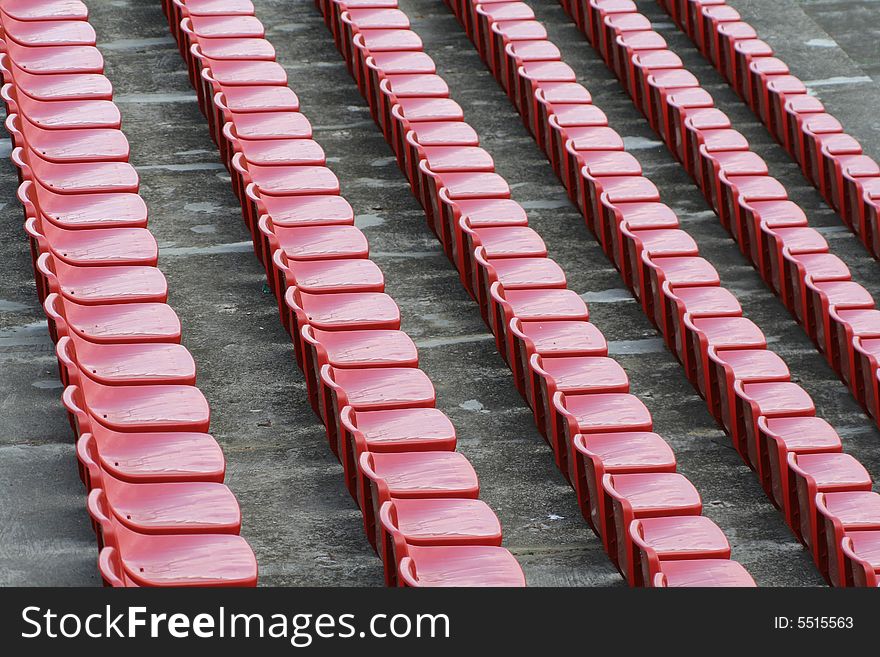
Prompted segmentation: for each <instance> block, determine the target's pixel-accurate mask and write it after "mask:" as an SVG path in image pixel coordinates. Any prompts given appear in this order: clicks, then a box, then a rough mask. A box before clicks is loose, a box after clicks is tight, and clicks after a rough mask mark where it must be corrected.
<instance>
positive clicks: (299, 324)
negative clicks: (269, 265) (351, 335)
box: [284, 287, 400, 369]
mask: <svg viewBox="0 0 880 657" xmlns="http://www.w3.org/2000/svg"><path fill="white" fill-rule="evenodd" d="M284 303H285V306H286V311H287V312H286V320H287V321H286V322H285V327H286V328H287V329H288V332H289V333H290V336H291V338H292V339H293V344H294V346H295V347H296V360H297V363H299V365H300V369H302V363H303V345H302V336H301V332H302V328H303V327H304V326H305V325H306V324H311V325H312V326H314V327H315V328H317V329H321V330H325V331H340V330H342V331H355V330H368V329H390V330H394V331H396V330H398V329H400V309H399V308H398V307H397V304H396V303H394V299H392V298H391V297H389V296H388V295H387V294H385V293H384V292H382V293H380V292H351V293H349V292H341V293H338V294H309V293H307V292H301V291H300V290H298V289H297V288H295V287H289V288H287V292H286V293H285V295H284Z"/></svg>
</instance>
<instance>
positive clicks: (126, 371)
mask: <svg viewBox="0 0 880 657" xmlns="http://www.w3.org/2000/svg"><path fill="white" fill-rule="evenodd" d="M55 353H56V354H57V356H58V360H59V363H60V366H61V367H60V368H59V369H60V372H61V382H62V383H63V384H64V385H80V381H81V379H82V378H83V376H85V377H87V378H89V379H92V380H94V381H97V382H98V383H100V384H102V385H109V386H130V385H142V384H150V385H155V384H172V385H186V386H194V385H195V381H196V365H195V363H194V362H193V358H192V355H191V354H190V353H189V351H187V349H186V347H184V346H183V345H180V344H174V343H161V342H160V343H145V344H95V343H93V342H86V341H85V340H82V339H80V338H78V337H77V336H75V335H68V336H65V337H63V338H61V339H59V340H58V343H57V344H56V345H55Z"/></svg>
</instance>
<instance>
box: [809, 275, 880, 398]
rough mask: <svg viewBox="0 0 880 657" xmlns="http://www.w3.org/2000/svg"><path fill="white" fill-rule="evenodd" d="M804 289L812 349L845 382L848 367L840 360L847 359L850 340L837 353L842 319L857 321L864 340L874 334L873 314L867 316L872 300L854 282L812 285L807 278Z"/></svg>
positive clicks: (874, 321) (871, 306)
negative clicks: (812, 330) (811, 333)
mask: <svg viewBox="0 0 880 657" xmlns="http://www.w3.org/2000/svg"><path fill="white" fill-rule="evenodd" d="M805 285H806V291H807V312H808V313H811V314H812V317H809V314H808V321H810V324H811V325H812V326H813V327H815V328H814V330H815V338H814V339H815V341H816V345H817V346H818V348H819V351H820V352H822V353H824V354H825V356H826V358H827V360H828V361H829V363H830V364H831V367H833V368H834V370H835V371H836V372H838V374H840V375H841V378H844V381H846V380H847V379H846V378H845V375H844V374H843V370H844V369H848V364H847V365H844V364H843V363H841V357H846V358H847V359H848V356H849V354H850V353H851V350H852V347H851V345H852V339H851V337H850V342H849V343H848V344H847V345H846V346H845V350H846V351H845V352H843V353H841V350H840V348H839V344H840V339H841V338H843V337H846V332H847V329H846V326H845V325H846V319H845V318H846V317H850V318H851V319H852V320H853V322H856V321H858V319H861V320H862V321H861V322H860V323H861V326H860V330H861V332H863V333H864V334H865V336H866V337H870V336H871V335H872V334H876V332H877V331H878V330H880V327H878V326H877V324H876V319H877V315H876V313H873V312H871V311H872V310H873V309H874V299H873V297H872V296H871V294H870V292H868V291H867V290H866V289H865V288H863V287H862V286H861V285H859V284H858V283H856V282H854V281H825V282H813V281H811V280H810V279H809V278H808V279H807V280H806V281H805ZM847 309H848V310H849V313H848V314H847ZM857 311H861V312H860V313H859V314H860V315H861V317H858V315H856V314H854V313H856V312H857ZM850 330H851V327H850Z"/></svg>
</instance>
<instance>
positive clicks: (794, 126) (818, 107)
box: [749, 89, 825, 161]
mask: <svg viewBox="0 0 880 657" xmlns="http://www.w3.org/2000/svg"><path fill="white" fill-rule="evenodd" d="M754 93H755V94H756V95H757V94H760V93H763V89H755V91H754ZM749 104H750V105H752V109H754V106H755V104H756V103H753V102H752V103H749ZM824 113H825V106H824V105H823V104H822V101H821V100H819V99H818V98H816V97H815V96H810V95H809V94H795V95H793V96H791V97H790V98H786V99H785V103H784V104H783V106H782V113H781V115H780V117H779V118H780V121H779V123H777V125H778V126H779V131H780V133H779V134H777V135H776V137H777V139H779V141H780V142H781V143H782V145H783V146H784V147H785V150H787V151H788V153H789V155H791V157H792V158H793V159H794V160H795V161H797V160H798V158H799V157H800V153H801V151H800V143H801V139H802V137H801V132H802V130H803V124H804V121H806V120H808V119H809V118H810V117H812V116H815V115H817V114H824Z"/></svg>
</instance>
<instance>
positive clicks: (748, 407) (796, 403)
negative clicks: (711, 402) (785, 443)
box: [733, 381, 816, 479]
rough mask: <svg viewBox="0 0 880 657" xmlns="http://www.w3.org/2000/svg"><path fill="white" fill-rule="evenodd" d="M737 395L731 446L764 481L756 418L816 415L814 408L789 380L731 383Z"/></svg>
mask: <svg viewBox="0 0 880 657" xmlns="http://www.w3.org/2000/svg"><path fill="white" fill-rule="evenodd" d="M734 393H735V395H736V431H735V432H734V433H733V440H734V445H735V446H736V447H737V451H738V452H739V453H740V455H741V456H743V457H744V458H745V459H746V460H747V461H748V462H749V463H750V464H751V465H752V467H753V468H755V470H757V471H758V476H759V477H760V478H761V479H763V473H762V472H761V470H760V468H761V458H760V455H759V449H760V446H759V444H758V418H759V417H766V418H772V417H792V416H810V415H815V413H816V407H815V406H814V405H813V400H812V399H811V398H810V395H808V394H807V391H806V390H804V389H803V388H801V387H800V386H799V385H798V384H796V383H791V382H788V381H772V382H756V383H744V382H742V381H737V382H736V383H735V384H734Z"/></svg>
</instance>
